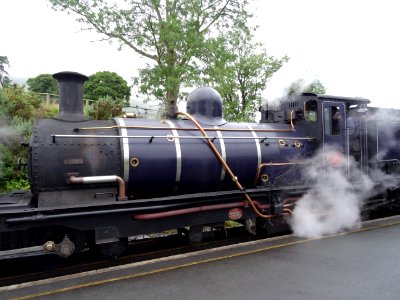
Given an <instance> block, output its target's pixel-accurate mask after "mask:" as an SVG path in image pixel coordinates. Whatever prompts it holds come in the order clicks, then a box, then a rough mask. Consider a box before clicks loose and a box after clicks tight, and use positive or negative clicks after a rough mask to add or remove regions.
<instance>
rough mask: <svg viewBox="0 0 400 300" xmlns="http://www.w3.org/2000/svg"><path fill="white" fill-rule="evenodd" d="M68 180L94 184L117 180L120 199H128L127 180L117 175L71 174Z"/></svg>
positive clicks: (75, 182) (76, 182) (74, 182)
mask: <svg viewBox="0 0 400 300" xmlns="http://www.w3.org/2000/svg"><path fill="white" fill-rule="evenodd" d="M68 181H69V182H70V183H73V184H93V183H109V182H116V183H117V184H118V197H117V199H118V200H128V197H126V195H125V181H124V180H123V179H122V178H121V177H119V176H116V175H109V176H85V177H77V176H73V175H72V176H69V177H68Z"/></svg>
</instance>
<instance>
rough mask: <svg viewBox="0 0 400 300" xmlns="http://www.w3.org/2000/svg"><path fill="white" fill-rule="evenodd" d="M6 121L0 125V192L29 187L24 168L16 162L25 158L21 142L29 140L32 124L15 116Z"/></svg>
mask: <svg viewBox="0 0 400 300" xmlns="http://www.w3.org/2000/svg"><path fill="white" fill-rule="evenodd" d="M2 113H3V112H2ZM3 121H5V119H3ZM8 123H9V124H8V125H4V124H2V125H1V127H0V192H5V191H10V190H12V189H13V188H18V189H20V188H27V187H29V184H28V185H27V184H26V183H27V181H28V176H27V173H26V170H25V169H24V168H20V167H18V165H17V162H18V159H20V160H22V162H26V160H27V159H26V158H27V156H28V153H27V148H26V147H23V146H21V142H25V143H26V142H28V141H29V138H30V134H31V128H32V124H31V122H29V121H26V120H23V119H22V118H19V117H17V116H14V117H13V118H12V119H11V120H8Z"/></svg>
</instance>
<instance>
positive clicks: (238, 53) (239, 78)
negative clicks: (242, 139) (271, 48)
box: [205, 19, 288, 121]
mask: <svg viewBox="0 0 400 300" xmlns="http://www.w3.org/2000/svg"><path fill="white" fill-rule="evenodd" d="M245 22H246V20H245V19H244V20H240V19H239V20H236V21H235V26H234V29H233V30H232V31H228V32H225V33H221V35H220V36H219V37H218V38H217V39H216V40H215V43H214V45H213V47H212V48H213V54H212V55H207V57H206V58H205V61H206V70H205V74H206V77H205V78H206V79H205V82H206V83H208V84H210V85H212V86H214V87H215V88H216V89H217V90H218V92H219V93H220V94H221V96H222V98H223V105H224V117H225V118H226V119H227V120H229V121H254V117H255V113H256V111H257V108H258V107H259V106H260V105H261V91H262V90H264V89H265V87H266V84H267V81H268V79H269V78H271V76H272V75H273V74H274V73H275V72H277V71H278V70H279V69H280V68H281V67H282V65H283V64H284V63H285V62H287V61H288V57H287V56H285V57H282V58H279V59H277V58H274V57H273V56H269V55H268V54H267V52H266V50H265V49H264V48H263V45H262V44H261V43H254V42H252V39H253V37H254V32H255V30H256V28H249V27H248V26H247V25H246V24H245Z"/></svg>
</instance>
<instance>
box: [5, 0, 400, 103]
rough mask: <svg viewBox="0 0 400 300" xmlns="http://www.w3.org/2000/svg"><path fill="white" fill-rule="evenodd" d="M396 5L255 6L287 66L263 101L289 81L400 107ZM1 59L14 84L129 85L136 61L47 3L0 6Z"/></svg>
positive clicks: (373, 1)
mask: <svg viewBox="0 0 400 300" xmlns="http://www.w3.org/2000/svg"><path fill="white" fill-rule="evenodd" d="M396 2H397V1H396V0H379V1H378V0H347V1H346V0H331V1H328V0H325V1H321V0H302V1H299V0H275V1H273V0H258V1H257V0H256V1H255V4H254V5H253V6H252V7H253V8H252V10H253V12H254V14H255V16H256V19H255V21H256V23H257V24H259V25H260V29H259V30H258V34H257V39H258V40H259V41H262V42H263V43H264V44H265V47H266V49H267V50H268V51H269V53H270V54H271V55H274V56H276V57H281V56H284V55H288V56H289V58H290V61H289V62H288V63H287V64H286V65H285V66H284V67H283V68H282V69H281V70H280V71H279V72H278V73H276V74H275V75H274V77H273V78H272V79H271V80H270V82H269V84H268V85H267V89H266V90H265V91H264V93H263V96H264V97H265V98H267V99H271V100H272V99H274V98H276V97H279V96H280V95H281V94H282V93H283V91H284V89H285V88H286V87H288V86H289V85H290V83H291V82H293V81H295V80H297V79H299V78H303V79H305V80H307V81H309V82H310V81H312V80H313V79H319V80H320V81H321V82H322V83H323V84H324V86H325V87H326V88H327V93H328V94H331V95H338V96H350V97H364V98H368V99H370V100H371V101H372V105H374V106H384V107H393V108H400V101H398V100H399V94H398V86H399V82H400V76H399V75H398V74H399V71H400V41H399V29H400V17H399V16H398V13H399V10H398V8H397V6H398V5H396V4H397V3H396ZM0 18H1V27H2V28H1V35H0V55H5V56H7V57H8V59H9V61H10V65H11V67H10V68H8V72H9V74H10V76H11V77H12V78H29V77H35V76H37V75H39V74H42V73H55V72H59V71H64V70H68V71H76V72H81V73H83V74H85V75H91V74H93V73H95V72H97V71H114V72H117V73H118V74H120V75H121V76H122V77H124V78H125V79H126V80H127V81H128V82H129V83H131V77H132V76H134V75H135V74H136V69H137V67H138V64H139V62H140V63H143V62H145V60H144V59H142V60H140V58H139V57H138V56H137V55H136V54H135V53H133V52H132V51H131V50H129V49H126V50H124V49H123V50H122V51H118V50H117V44H111V45H110V44H109V43H108V42H100V41H98V40H99V39H100V37H99V36H98V35H96V34H94V33H92V32H88V31H81V27H82V26H83V25H82V24H79V23H77V22H76V21H75V20H74V17H73V16H72V15H67V14H66V13H63V12H54V11H53V10H52V9H51V8H50V5H49V4H48V3H47V2H46V1H45V0H0Z"/></svg>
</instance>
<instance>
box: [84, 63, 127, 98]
mask: <svg viewBox="0 0 400 300" xmlns="http://www.w3.org/2000/svg"><path fill="white" fill-rule="evenodd" d="M130 96H131V89H130V87H129V86H128V83H127V82H126V81H125V80H124V79H123V78H122V77H121V76H119V75H118V74H117V73H115V72H108V71H103V72H97V73H96V74H93V75H91V76H89V80H88V81H86V82H85V84H84V98H87V99H92V100H98V99H100V98H104V97H109V98H111V99H115V100H122V101H125V102H128V103H129V98H130Z"/></svg>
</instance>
